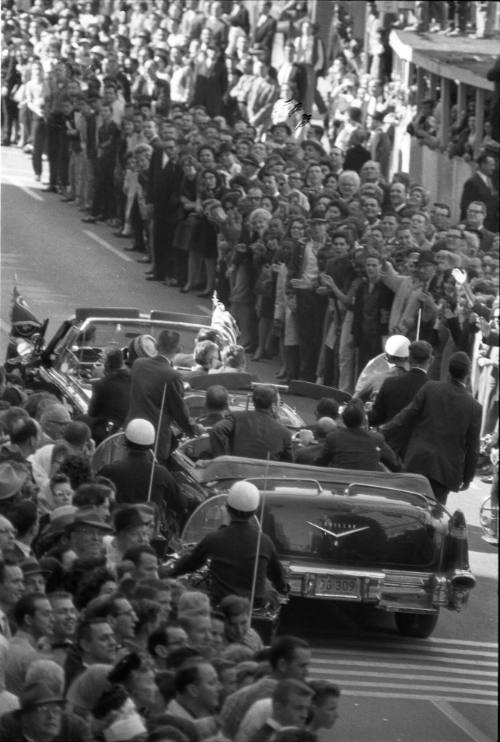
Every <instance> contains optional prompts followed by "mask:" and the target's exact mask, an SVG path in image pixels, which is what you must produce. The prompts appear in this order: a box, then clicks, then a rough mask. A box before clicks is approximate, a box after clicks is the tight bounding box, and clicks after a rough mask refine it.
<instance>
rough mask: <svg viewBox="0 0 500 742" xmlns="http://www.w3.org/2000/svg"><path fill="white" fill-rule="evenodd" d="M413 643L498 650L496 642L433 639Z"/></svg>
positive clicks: (417, 640)
mask: <svg viewBox="0 0 500 742" xmlns="http://www.w3.org/2000/svg"><path fill="white" fill-rule="evenodd" d="M415 641H416V642H422V644H456V645H457V646H459V647H465V646H469V647H491V648H492V649H498V642H473V641H470V640H469V641H467V640H466V639H444V638H443V639H437V638H433V637H430V638H429V639H415Z"/></svg>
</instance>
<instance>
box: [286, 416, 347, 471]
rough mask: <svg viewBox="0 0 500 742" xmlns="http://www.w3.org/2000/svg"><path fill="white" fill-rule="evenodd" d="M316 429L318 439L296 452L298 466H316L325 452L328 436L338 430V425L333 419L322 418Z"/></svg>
mask: <svg viewBox="0 0 500 742" xmlns="http://www.w3.org/2000/svg"><path fill="white" fill-rule="evenodd" d="M315 427H316V430H315V433H316V439H315V440H313V442H312V443H310V444H306V445H305V446H302V447H301V448H299V449H298V450H297V451H296V452H295V463H296V464H304V465H305V466H316V460H317V458H318V456H320V455H321V453H322V452H323V448H324V446H325V439H326V436H327V435H328V433H331V432H332V430H336V429H337V423H336V422H335V420H333V419H332V418H331V417H320V419H319V420H318V422H317V423H316V426H315ZM306 430H307V428H306ZM311 433H312V431H311ZM311 433H310V434H311Z"/></svg>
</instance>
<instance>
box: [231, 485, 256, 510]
mask: <svg viewBox="0 0 500 742" xmlns="http://www.w3.org/2000/svg"><path fill="white" fill-rule="evenodd" d="M259 499H260V494H259V490H258V489H257V487H256V486H255V484H252V483H251V482H245V481H242V482H235V483H234V484H233V485H232V486H231V487H230V489H229V492H228V495H227V501H226V505H229V507H231V508H233V510H240V511H241V512H242V513H253V512H254V511H255V510H257V508H258V507H259Z"/></svg>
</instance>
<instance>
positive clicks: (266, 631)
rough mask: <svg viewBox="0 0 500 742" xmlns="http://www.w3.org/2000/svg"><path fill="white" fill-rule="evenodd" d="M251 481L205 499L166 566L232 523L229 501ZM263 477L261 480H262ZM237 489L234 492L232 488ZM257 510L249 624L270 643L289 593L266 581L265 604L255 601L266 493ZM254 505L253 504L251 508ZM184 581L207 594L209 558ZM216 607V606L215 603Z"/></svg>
mask: <svg viewBox="0 0 500 742" xmlns="http://www.w3.org/2000/svg"><path fill="white" fill-rule="evenodd" d="M247 481H248V483H249V484H251V480H243V481H242V482H239V483H237V485H238V486H237V487H233V488H231V489H230V490H229V492H225V493H220V494H216V495H213V496H211V497H209V498H208V499H207V500H205V502H202V503H201V504H200V505H199V506H198V507H197V508H196V510H195V511H194V512H193V513H192V514H191V516H190V517H189V518H188V520H187V522H186V524H185V526H184V528H183V529H182V533H181V534H180V537H179V539H178V540H177V543H176V549H175V551H172V552H171V553H170V554H169V556H168V559H167V561H166V562H165V567H166V568H167V574H168V568H169V567H171V566H173V565H174V564H175V563H176V562H177V561H178V560H179V559H180V558H181V557H182V556H184V555H185V554H187V553H188V552H190V551H191V550H192V549H193V547H194V546H196V544H197V543H199V542H200V541H201V540H202V539H203V538H204V537H205V536H207V535H208V534H209V533H213V532H214V531H217V530H218V529H219V528H224V527H227V526H228V525H229V522H230V520H229V515H228V511H227V508H226V503H227V501H228V499H229V501H231V500H230V498H231V497H233V496H234V494H236V497H239V496H240V494H242V493H243V495H246V492H245V490H244V487H241V485H244V484H245V483H246V482H247ZM259 481H260V480H259ZM232 490H234V492H232ZM252 490H253V491H254V492H255V491H256V488H255V486H254V485H252ZM257 504H259V509H258V511H256V512H255V514H254V515H253V516H252V518H251V521H250V522H251V525H252V526H253V527H254V528H255V529H256V530H257V531H258V532H259V536H258V539H257V547H256V553H255V555H254V575H253V583H252V592H251V595H250V596H249V599H250V606H251V609H252V610H251V620H250V625H251V626H252V627H253V628H254V629H255V630H256V631H257V632H258V634H259V635H260V637H261V638H262V640H263V642H264V644H269V643H270V642H271V641H272V639H273V638H274V636H275V635H276V632H277V630H278V626H279V620H280V613H281V610H282V608H283V606H284V605H286V604H287V603H288V597H287V595H284V594H280V593H278V592H277V591H276V590H275V589H274V588H273V587H272V585H271V584H270V583H269V582H268V581H266V596H265V597H266V600H265V603H264V605H262V606H258V607H257V606H255V605H254V597H255V594H254V590H255V583H256V577H257V559H258V552H259V547H260V535H261V534H262V533H263V531H262V529H261V525H260V523H261V521H262V516H263V511H264V496H263V494H261V496H260V503H258V502H257V503H256V505H257ZM252 509H253V508H252ZM177 579H179V580H180V581H181V582H183V583H184V584H186V585H187V586H188V587H189V588H190V589H195V590H200V591H202V592H206V593H207V594H208V595H210V594H211V585H210V562H207V563H206V564H204V565H203V567H201V568H200V569H198V570H197V571H196V572H193V573H190V574H187V575H184V576H181V577H179V578H177ZM214 607H217V606H214Z"/></svg>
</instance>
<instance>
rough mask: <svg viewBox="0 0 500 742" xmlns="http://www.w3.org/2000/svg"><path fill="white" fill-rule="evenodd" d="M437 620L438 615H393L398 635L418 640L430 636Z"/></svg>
mask: <svg viewBox="0 0 500 742" xmlns="http://www.w3.org/2000/svg"><path fill="white" fill-rule="evenodd" d="M438 618H439V614H438V613H432V614H428V613H426V614H423V613H396V614H395V615H394V619H395V621H396V626H397V627H398V631H399V633H400V634H402V635H403V636H414V637H416V638H419V639H427V637H428V636H430V635H431V634H432V632H433V631H434V629H435V628H436V624H437V622H438Z"/></svg>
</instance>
